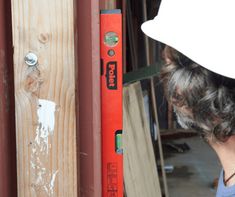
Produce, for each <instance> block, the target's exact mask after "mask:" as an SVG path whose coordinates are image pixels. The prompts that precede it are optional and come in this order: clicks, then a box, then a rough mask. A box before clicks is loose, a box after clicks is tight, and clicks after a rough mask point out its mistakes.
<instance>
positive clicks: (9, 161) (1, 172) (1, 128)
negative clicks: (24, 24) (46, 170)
mask: <svg viewBox="0 0 235 197" xmlns="http://www.w3.org/2000/svg"><path fill="white" fill-rule="evenodd" d="M10 6H11V5H10V1H5V0H0V94H1V96H0V196H1V197H16V196H17V183H16V176H17V175H16V140H15V119H14V114H15V112H14V81H13V62H12V54H13V51H12V37H11V9H10Z"/></svg>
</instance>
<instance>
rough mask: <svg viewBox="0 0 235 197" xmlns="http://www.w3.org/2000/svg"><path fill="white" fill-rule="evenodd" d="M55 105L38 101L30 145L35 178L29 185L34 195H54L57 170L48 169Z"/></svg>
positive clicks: (50, 102) (48, 196)
mask: <svg viewBox="0 0 235 197" xmlns="http://www.w3.org/2000/svg"><path fill="white" fill-rule="evenodd" d="M55 110H56V104H55V103H54V102H52V101H49V100H44V99H39V100H38V109H37V116H38V126H37V128H36V137H35V139H34V142H32V144H31V147H32V148H31V162H30V163H31V169H32V170H34V172H35V176H34V179H33V181H32V182H33V184H32V185H31V186H32V188H33V190H34V191H35V192H36V194H39V195H42V194H43V195H44V196H45V197H51V196H53V194H54V186H55V179H56V175H57V173H58V170H51V169H48V168H47V166H48V161H49V158H50V155H49V150H50V149H51V142H50V141H51V140H50V138H51V137H53V134H54V127H55Z"/></svg>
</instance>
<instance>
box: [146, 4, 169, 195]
mask: <svg viewBox="0 0 235 197" xmlns="http://www.w3.org/2000/svg"><path fill="white" fill-rule="evenodd" d="M142 3H143V4H142V5H143V19H144V21H147V2H146V0H144V1H142ZM144 38H145V39H144V40H145V51H146V58H147V59H146V60H147V61H146V62H147V65H150V63H151V60H150V49H149V38H148V37H147V36H145V37H144ZM150 88H151V99H152V108H153V116H154V121H155V123H156V126H157V127H158V129H157V130H158V131H160V129H159V124H158V114H157V100H156V93H155V86H154V79H153V77H152V78H151V79H150ZM157 136H158V140H157V142H158V148H159V156H160V163H161V166H162V168H161V172H162V178H163V186H164V194H165V196H166V197H169V192H168V186H167V180H166V172H165V170H164V166H165V164H164V157H163V150H162V142H161V135H160V132H157Z"/></svg>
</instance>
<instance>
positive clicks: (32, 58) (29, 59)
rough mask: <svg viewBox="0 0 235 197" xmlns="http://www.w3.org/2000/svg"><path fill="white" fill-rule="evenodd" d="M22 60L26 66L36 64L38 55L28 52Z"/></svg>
mask: <svg viewBox="0 0 235 197" xmlns="http://www.w3.org/2000/svg"><path fill="white" fill-rule="evenodd" d="M24 61H25V63H26V64H27V65H28V66H36V65H37V63H38V57H37V55H36V54H34V53H31V52H29V53H28V54H27V55H26V56H25V58H24Z"/></svg>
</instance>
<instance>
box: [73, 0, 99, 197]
mask: <svg viewBox="0 0 235 197" xmlns="http://www.w3.org/2000/svg"><path fill="white" fill-rule="evenodd" d="M99 12H100V9H99V1H94V0H85V1H84V0H79V1H78V5H77V14H78V17H77V18H78V23H77V29H78V35H79V36H78V57H77V61H78V66H79V70H81V72H79V74H78V83H79V92H78V93H77V94H78V95H79V114H80V115H79V117H78V118H79V138H80V152H79V159H80V195H81V196H85V197H93V196H95V197H101V117H100V116H101V112H100V105H101V101H100V36H99V30H100V25H99V24H100V22H99V20H100V17H99ZM84 16H86V17H84ZM79 46H80V47H79Z"/></svg>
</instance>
